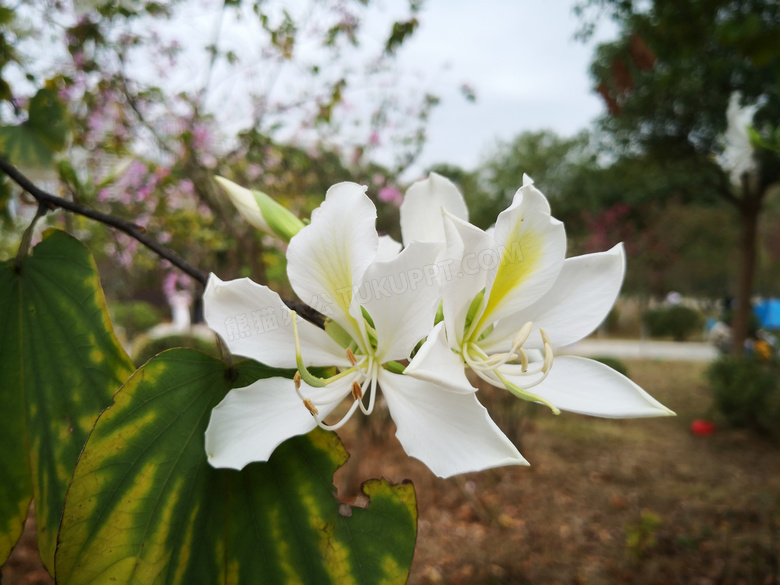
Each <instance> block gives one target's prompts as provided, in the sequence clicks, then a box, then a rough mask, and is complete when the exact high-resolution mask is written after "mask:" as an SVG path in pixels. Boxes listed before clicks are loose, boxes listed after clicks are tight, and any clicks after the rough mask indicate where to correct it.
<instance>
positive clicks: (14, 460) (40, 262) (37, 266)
mask: <svg viewBox="0 0 780 585" xmlns="http://www.w3.org/2000/svg"><path fill="white" fill-rule="evenodd" d="M132 371H133V367H132V364H131V363H130V360H129V359H128V357H127V355H126V354H125V352H124V350H122V348H121V346H120V345H119V343H118V342H117V340H116V338H115V337H114V333H113V330H112V328H111V322H110V320H109V317H108V311H107V309H106V303H105V299H104V297H103V290H102V289H101V288H100V282H99V281H98V275H97V269H96V267H95V263H94V261H93V260H92V256H91V255H90V253H89V251H88V250H87V248H86V247H85V246H84V245H83V244H81V243H80V242H79V241H78V240H76V239H75V238H73V237H72V236H69V235H68V234H66V233H65V232H61V231H55V230H50V231H48V232H46V233H45V234H44V239H43V241H42V242H41V243H40V244H38V245H37V246H35V248H33V250H32V252H31V253H30V255H28V256H27V257H26V258H24V259H23V260H22V262H21V263H20V265H19V266H17V265H16V261H15V260H10V261H7V262H3V263H0V380H2V382H0V384H1V385H0V404H2V408H0V446H1V447H0V478H2V480H0V563H2V562H4V561H5V559H6V558H7V557H8V554H9V553H10V551H11V548H13V546H14V544H15V543H16V541H17V540H18V538H19V535H20V534H21V530H22V526H23V524H24V520H25V518H26V517H27V509H28V507H29V505H30V499H31V498H32V497H34V498H35V513H36V517H37V521H38V546H39V548H40V552H41V558H42V559H43V562H44V564H45V565H46V567H47V568H48V569H49V570H50V571H51V570H53V568H54V549H55V544H56V536H57V527H58V526H59V523H60V517H61V515H62V506H63V503H64V500H65V491H66V489H67V486H68V482H69V481H70V478H71V475H72V473H73V469H74V467H75V466H76V461H77V460H78V456H79V453H80V452H81V449H82V447H83V446H84V443H85V442H86V440H87V435H88V434H89V432H90V430H91V429H92V426H93V424H94V422H95V419H96V418H97V416H98V414H100V411H101V410H102V409H103V408H105V407H106V406H108V405H109V404H110V403H111V396H112V395H113V393H114V392H116V390H117V389H118V388H119V387H120V386H121V385H122V383H123V382H124V381H125V380H126V379H127V378H128V377H129V376H130V374H131V373H132Z"/></svg>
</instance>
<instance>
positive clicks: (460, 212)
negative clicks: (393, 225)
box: [400, 173, 469, 246]
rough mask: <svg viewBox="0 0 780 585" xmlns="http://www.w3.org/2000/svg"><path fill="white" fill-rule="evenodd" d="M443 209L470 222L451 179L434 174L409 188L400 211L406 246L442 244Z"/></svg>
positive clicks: (402, 232) (465, 208)
mask: <svg viewBox="0 0 780 585" xmlns="http://www.w3.org/2000/svg"><path fill="white" fill-rule="evenodd" d="M442 208H444V209H446V210H447V211H448V212H449V213H451V214H452V215H454V216H455V217H458V218H460V219H463V220H468V218H469V211H468V208H467V207H466V202H465V201H464V200H463V195H461V194H460V191H458V188H457V187H456V186H455V185H453V184H452V182H451V181H450V180H449V179H446V178H444V177H442V176H441V175H437V174H436V173H431V174H430V175H429V176H428V178H427V179H424V180H422V181H417V182H415V183H414V184H413V185H412V186H411V187H409V189H407V191H406V195H405V196H404V202H403V203H402V204H401V210H400V211H401V236H402V237H401V239H402V240H403V243H404V246H408V245H409V244H410V243H412V242H413V241H421V242H443V241H444V225H443V223H442V215H441V210H442Z"/></svg>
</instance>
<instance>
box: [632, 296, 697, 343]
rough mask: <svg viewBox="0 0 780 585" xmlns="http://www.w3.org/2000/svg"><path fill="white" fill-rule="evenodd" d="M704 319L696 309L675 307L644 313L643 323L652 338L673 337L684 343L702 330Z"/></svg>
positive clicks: (650, 310)
mask: <svg viewBox="0 0 780 585" xmlns="http://www.w3.org/2000/svg"><path fill="white" fill-rule="evenodd" d="M703 322H704V318H703V316H702V314H701V313H700V312H699V311H697V310H696V309H691V308H690V307H682V306H679V305H678V306H674V307H661V308H658V309H649V310H647V311H645V312H644V313H642V323H643V324H644V326H645V327H646V328H647V332H648V334H649V335H650V337H672V338H673V339H674V340H675V341H684V340H686V339H688V338H689V337H690V336H691V335H693V334H695V333H698V332H699V331H700V330H701V327H702V324H703Z"/></svg>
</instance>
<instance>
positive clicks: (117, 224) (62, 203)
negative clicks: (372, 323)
mask: <svg viewBox="0 0 780 585" xmlns="http://www.w3.org/2000/svg"><path fill="white" fill-rule="evenodd" d="M0 171H3V172H4V173H5V174H6V175H8V176H9V177H10V178H11V179H12V180H13V181H14V182H15V183H16V184H17V185H19V186H20V187H21V188H22V189H24V190H25V191H26V192H27V193H29V194H30V195H32V196H33V197H34V198H35V199H36V200H37V201H38V203H39V205H43V206H45V207H48V208H49V209H55V208H57V207H59V208H61V209H65V210H67V211H70V212H72V213H76V214H78V215H83V216H84V217H88V218H90V219H93V220H95V221H98V222H100V223H104V224H106V225H108V226H111V227H113V228H116V229H118V230H119V231H121V232H124V233H126V234H127V235H128V236H130V237H131V238H135V239H136V240H138V241H139V242H141V243H142V244H143V245H144V246H146V247H147V248H149V249H150V250H151V251H152V252H154V253H155V254H157V255H158V256H160V257H161V258H164V259H165V260H167V261H168V262H170V263H171V264H173V265H174V266H176V267H177V268H179V270H181V271H182V272H185V273H186V274H188V275H189V276H191V277H192V278H194V279H195V280H197V281H198V282H199V283H200V284H201V285H202V286H203V287H204V288H205V287H206V283H207V282H208V278H209V277H208V274H206V273H205V272H202V271H201V270H198V269H197V268H195V267H194V266H192V265H191V264H190V263H189V262H187V261H186V260H183V259H182V258H179V257H178V256H177V255H176V254H174V253H173V252H171V251H170V250H168V249H167V248H165V247H164V246H163V245H161V244H159V243H158V242H156V241H155V240H153V239H152V238H150V237H149V236H147V235H146V233H145V232H144V230H143V228H140V227H138V226H137V225H135V224H133V223H130V222H129V221H125V220H123V219H119V218H118V217H114V216H113V215H108V214H107V213H102V212H100V211H97V210H95V209H92V208H90V207H87V206H85V205H80V204H78V203H74V202H73V201H68V200H67V199H63V198H62V197H57V196H56V195H52V194H51V193H48V192H46V191H44V190H43V189H41V188H39V187H37V186H36V185H35V184H34V183H33V182H32V181H31V180H30V179H28V178H27V177H26V176H24V175H23V174H22V173H21V172H20V171H19V170H18V169H17V168H16V167H15V166H13V165H12V164H11V163H10V162H8V161H7V160H6V159H5V158H3V157H2V156H0ZM282 300H283V301H284V303H285V304H286V305H287V306H288V307H289V308H291V309H293V310H294V311H297V312H298V314H299V315H301V316H302V317H304V318H305V319H307V320H308V321H311V322H312V323H314V324H315V325H317V326H319V327H321V328H322V327H324V326H325V317H324V315H322V314H321V313H319V312H318V311H316V310H315V309H312V308H311V307H309V306H308V305H306V304H304V303H302V302H300V301H294V300H287V299H282Z"/></svg>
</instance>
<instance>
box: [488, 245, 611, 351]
mask: <svg viewBox="0 0 780 585" xmlns="http://www.w3.org/2000/svg"><path fill="white" fill-rule="evenodd" d="M625 268H626V257H625V252H624V250H623V244H618V245H616V246H614V247H613V248H612V249H610V250H608V251H606V252H599V253H596V254H585V255H583V256H575V257H574V258H568V259H567V260H566V261H565V262H564V263H563V269H562V270H561V272H560V274H559V275H558V278H557V279H556V280H555V283H554V284H553V286H552V288H551V289H550V290H549V291H548V292H547V294H546V295H544V296H543V297H542V298H541V299H540V300H538V301H537V302H536V303H534V304H533V305H531V306H530V307H527V308H525V309H522V310H520V311H519V312H517V313H515V314H514V315H510V316H508V317H505V318H504V319H502V320H501V321H500V322H499V323H498V324H497V325H496V327H495V328H494V329H493V331H492V332H491V333H490V335H488V336H487V338H486V339H485V340H483V341H482V342H480V347H481V348H482V349H483V350H485V351H486V352H487V353H494V352H497V351H507V350H508V349H509V346H510V345H511V342H512V338H513V337H514V335H515V334H516V333H517V331H518V330H519V329H520V328H521V327H522V326H523V325H524V324H525V323H527V322H528V321H532V322H533V323H534V326H535V327H534V331H533V333H532V334H531V336H530V337H529V338H528V341H527V342H526V345H525V346H524V347H529V348H531V347H535V348H539V349H541V348H543V347H544V344H543V343H542V338H541V336H540V335H539V328H540V327H541V328H542V329H544V331H545V333H547V336H548V337H549V338H550V342H551V343H552V345H553V346H554V347H561V346H564V345H569V344H570V343H574V342H575V341H579V340H580V339H582V338H583V337H586V336H588V335H589V334H590V333H592V332H593V330H594V329H596V327H598V326H599V324H600V323H601V322H602V321H603V320H604V319H605V318H606V316H607V314H609V311H610V309H612V306H613V305H614V304H615V300H616V299H617V296H618V293H619V292H620V286H621V285H622V283H623V275H624V273H625Z"/></svg>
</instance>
